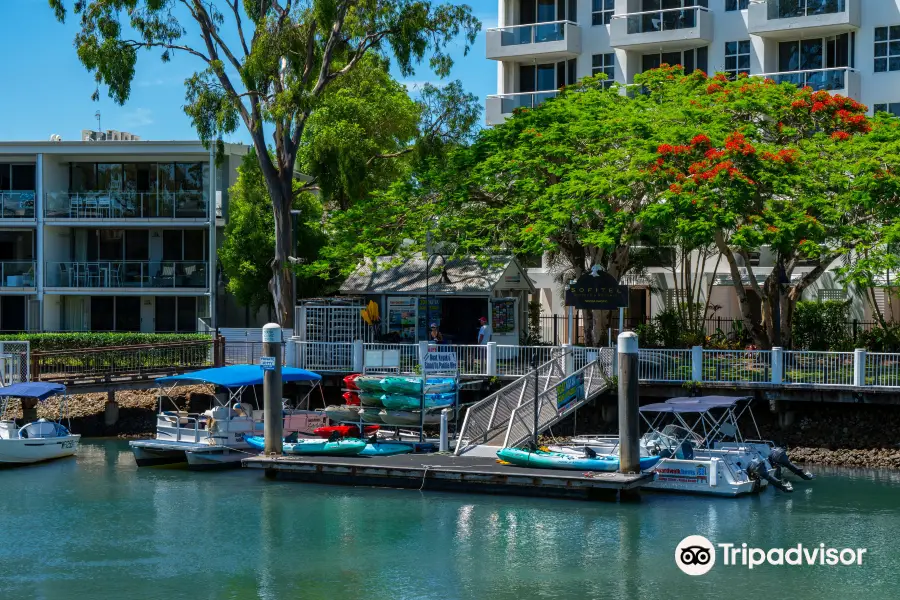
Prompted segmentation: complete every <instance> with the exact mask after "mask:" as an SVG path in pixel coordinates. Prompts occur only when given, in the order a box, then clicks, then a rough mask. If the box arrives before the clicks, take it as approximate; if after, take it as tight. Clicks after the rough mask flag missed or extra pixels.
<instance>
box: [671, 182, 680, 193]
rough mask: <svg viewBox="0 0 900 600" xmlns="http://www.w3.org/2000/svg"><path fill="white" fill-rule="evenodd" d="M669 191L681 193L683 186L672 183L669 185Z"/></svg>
mask: <svg viewBox="0 0 900 600" xmlns="http://www.w3.org/2000/svg"><path fill="white" fill-rule="evenodd" d="M669 191H670V192H674V193H676V194H680V193H681V186H680V185H678V184H677V183H673V184H672V185H670V186H669Z"/></svg>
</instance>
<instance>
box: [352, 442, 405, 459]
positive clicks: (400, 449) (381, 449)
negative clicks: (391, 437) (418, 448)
mask: <svg viewBox="0 0 900 600" xmlns="http://www.w3.org/2000/svg"><path fill="white" fill-rule="evenodd" d="M412 451H413V448H412V446H410V445H409V444H403V443H401V442H376V443H374V444H366V447H365V448H363V450H362V452H360V453H359V455H360V456H394V455H395V454H409V453H410V452H412Z"/></svg>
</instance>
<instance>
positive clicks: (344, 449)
mask: <svg viewBox="0 0 900 600" xmlns="http://www.w3.org/2000/svg"><path fill="white" fill-rule="evenodd" d="M244 440H245V441H246V442H247V443H248V444H249V445H250V446H251V447H253V448H258V449H260V450H262V449H264V448H265V440H264V439H263V437H262V436H248V437H246V438H244ZM365 447H366V442H364V441H362V440H357V439H354V438H349V439H342V440H336V441H333V442H331V441H328V440H324V439H322V438H309V439H302V440H297V441H296V442H284V445H283V446H282V448H283V449H284V453H285V454H300V455H304V456H356V455H357V454H359V453H360V452H362V451H363V450H364V449H365Z"/></svg>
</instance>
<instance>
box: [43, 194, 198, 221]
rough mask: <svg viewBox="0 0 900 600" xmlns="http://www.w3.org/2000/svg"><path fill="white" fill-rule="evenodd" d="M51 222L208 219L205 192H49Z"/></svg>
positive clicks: (47, 211) (47, 212)
mask: <svg viewBox="0 0 900 600" xmlns="http://www.w3.org/2000/svg"><path fill="white" fill-rule="evenodd" d="M44 216H45V217H46V218H48V219H201V218H205V217H206V216H207V201H206V194H205V193H204V192H196V191H182V192H167V191H162V192H123V191H107V192H49V193H47V195H46V203H45V206H44Z"/></svg>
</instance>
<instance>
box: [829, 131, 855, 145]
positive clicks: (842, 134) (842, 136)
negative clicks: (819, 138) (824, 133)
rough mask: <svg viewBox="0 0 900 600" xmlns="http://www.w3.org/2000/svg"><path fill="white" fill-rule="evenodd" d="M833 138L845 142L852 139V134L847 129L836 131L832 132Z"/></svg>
mask: <svg viewBox="0 0 900 600" xmlns="http://www.w3.org/2000/svg"><path fill="white" fill-rule="evenodd" d="M831 139H833V140H838V141H840V142H843V141H845V140H849V139H850V134H849V133H847V132H846V131H835V132H834V133H832V134H831Z"/></svg>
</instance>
